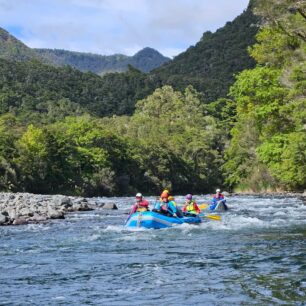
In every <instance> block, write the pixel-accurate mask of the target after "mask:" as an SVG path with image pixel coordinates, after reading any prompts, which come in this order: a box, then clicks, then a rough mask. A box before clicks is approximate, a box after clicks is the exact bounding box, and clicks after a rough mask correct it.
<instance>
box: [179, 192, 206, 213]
mask: <svg viewBox="0 0 306 306" xmlns="http://www.w3.org/2000/svg"><path fill="white" fill-rule="evenodd" d="M182 211H183V214H184V216H188V217H196V216H197V215H198V214H200V212H201V210H200V208H199V206H198V205H197V203H196V202H195V201H194V200H193V199H192V194H190V193H189V194H187V195H186V201H185V204H184V206H183V208H182Z"/></svg>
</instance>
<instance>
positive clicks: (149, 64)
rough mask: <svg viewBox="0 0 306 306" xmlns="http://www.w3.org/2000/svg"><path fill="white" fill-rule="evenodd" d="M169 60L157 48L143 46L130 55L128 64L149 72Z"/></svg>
mask: <svg viewBox="0 0 306 306" xmlns="http://www.w3.org/2000/svg"><path fill="white" fill-rule="evenodd" d="M169 61H170V58H168V57H165V56H163V55H162V54H161V53H160V52H158V51H157V50H155V49H153V48H150V47H145V48H143V49H141V50H140V51H138V52H137V53H135V54H134V55H133V56H132V57H131V59H130V60H129V64H130V65H132V66H134V67H136V68H138V69H140V70H142V71H144V72H150V71H151V70H153V69H155V68H157V67H159V66H161V65H163V64H164V63H167V62H169Z"/></svg>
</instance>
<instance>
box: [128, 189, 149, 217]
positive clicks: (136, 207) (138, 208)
mask: <svg viewBox="0 0 306 306" xmlns="http://www.w3.org/2000/svg"><path fill="white" fill-rule="evenodd" d="M135 198H136V202H135V203H134V204H133V206H132V208H131V212H130V214H133V213H135V212H144V211H148V210H149V202H148V201H147V200H145V199H144V198H143V196H142V194H141V193H140V192H138V193H137V194H136V197H135Z"/></svg>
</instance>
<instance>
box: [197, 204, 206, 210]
mask: <svg viewBox="0 0 306 306" xmlns="http://www.w3.org/2000/svg"><path fill="white" fill-rule="evenodd" d="M198 207H199V208H200V209H206V208H208V204H207V203H203V204H199V205H198Z"/></svg>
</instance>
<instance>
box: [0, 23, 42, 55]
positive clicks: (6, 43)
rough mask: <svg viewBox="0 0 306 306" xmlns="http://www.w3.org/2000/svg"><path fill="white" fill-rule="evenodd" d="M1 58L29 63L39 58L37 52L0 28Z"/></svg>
mask: <svg viewBox="0 0 306 306" xmlns="http://www.w3.org/2000/svg"><path fill="white" fill-rule="evenodd" d="M0 58H4V59H8V60H17V61H27V60H30V59H34V58H38V56H37V54H36V52H35V51H34V50H32V49H31V48H29V47H27V46H26V45H25V44H23V43H22V42H21V41H20V40H18V39H16V38H15V37H14V36H12V35H11V34H10V33H8V32H7V31H6V30H4V29H2V28H0Z"/></svg>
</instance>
